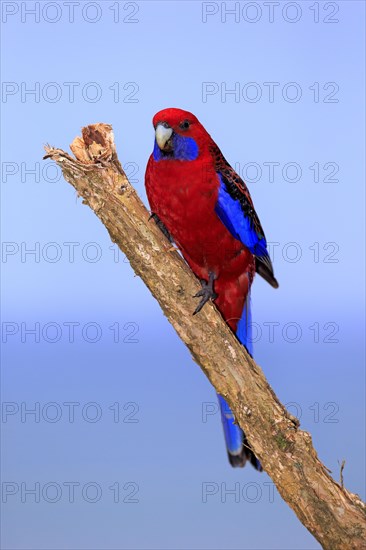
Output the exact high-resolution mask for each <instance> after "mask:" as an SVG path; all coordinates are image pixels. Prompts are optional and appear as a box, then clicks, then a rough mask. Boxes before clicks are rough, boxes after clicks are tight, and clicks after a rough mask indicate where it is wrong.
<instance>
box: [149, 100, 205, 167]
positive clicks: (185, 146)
mask: <svg viewBox="0 0 366 550" xmlns="http://www.w3.org/2000/svg"><path fill="white" fill-rule="evenodd" d="M153 125H154V128H155V147H154V153H153V156H154V159H155V160H164V159H175V160H195V159H196V158H197V157H198V155H199V154H200V153H202V152H204V150H205V148H207V145H208V144H209V143H210V142H211V138H210V135H209V134H208V133H207V132H206V130H205V129H204V127H203V126H202V124H201V123H200V122H199V120H198V119H197V117H195V116H194V115H193V114H192V113H190V112H189V111H183V110H182V109H174V108H170V109H164V110H162V111H159V112H158V113H156V115H155V116H154V118H153Z"/></svg>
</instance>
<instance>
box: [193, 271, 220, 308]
mask: <svg viewBox="0 0 366 550" xmlns="http://www.w3.org/2000/svg"><path fill="white" fill-rule="evenodd" d="M214 280H215V274H214V273H213V272H212V271H210V273H209V275H208V282H207V283H206V281H205V280H204V279H201V286H202V288H201V290H199V291H198V292H197V294H195V295H194V296H193V298H200V297H202V299H201V301H200V303H199V304H198V306H197V307H196V309H195V310H194V312H193V315H196V313H198V312H199V311H201V309H202V308H203V306H204V305H205V303H206V302H208V301H209V300H215V299H216V298H217V296H218V295H217V294H216V292H215V291H214V287H213V285H214Z"/></svg>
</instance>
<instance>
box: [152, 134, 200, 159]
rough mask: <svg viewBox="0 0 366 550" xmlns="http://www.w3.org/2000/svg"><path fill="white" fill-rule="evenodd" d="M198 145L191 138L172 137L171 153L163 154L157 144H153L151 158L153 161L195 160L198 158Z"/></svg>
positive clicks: (175, 135)
mask: <svg viewBox="0 0 366 550" xmlns="http://www.w3.org/2000/svg"><path fill="white" fill-rule="evenodd" d="M198 153H199V150H198V145H197V143H196V142H195V141H194V139H193V138H190V137H184V136H180V135H178V134H174V135H173V151H172V152H171V153H164V151H162V150H161V149H159V146H158V144H157V143H156V140H155V143H154V150H153V157H154V160H156V161H159V160H196V158H197V157H198Z"/></svg>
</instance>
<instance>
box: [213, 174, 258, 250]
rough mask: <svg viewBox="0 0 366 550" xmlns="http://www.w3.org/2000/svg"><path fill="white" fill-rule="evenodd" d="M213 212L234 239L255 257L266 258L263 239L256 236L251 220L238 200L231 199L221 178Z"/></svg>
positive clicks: (219, 175)
mask: <svg viewBox="0 0 366 550" xmlns="http://www.w3.org/2000/svg"><path fill="white" fill-rule="evenodd" d="M218 177H219V178H220V188H219V193H218V197H217V203H216V206H215V211H216V214H217V215H218V217H219V218H220V220H221V221H222V223H223V224H224V225H225V227H226V228H227V229H228V230H229V231H230V233H231V234H232V236H233V237H235V239H238V240H239V241H241V242H242V243H243V244H244V245H245V246H246V247H247V248H248V249H249V250H250V252H251V253H252V254H254V255H255V256H258V257H261V256H268V252H267V242H266V239H265V237H263V236H262V235H258V233H257V232H256V230H255V228H254V226H253V223H252V221H251V219H250V218H249V217H248V216H246V215H245V214H244V212H243V208H242V206H241V204H240V202H239V201H238V200H235V199H234V198H233V197H231V195H230V193H229V192H228V190H227V188H226V185H225V183H224V181H223V179H222V177H221V174H218Z"/></svg>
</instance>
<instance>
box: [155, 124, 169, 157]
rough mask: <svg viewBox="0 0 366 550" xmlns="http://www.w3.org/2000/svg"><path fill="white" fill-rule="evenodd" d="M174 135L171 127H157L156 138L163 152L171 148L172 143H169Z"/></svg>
mask: <svg viewBox="0 0 366 550" xmlns="http://www.w3.org/2000/svg"><path fill="white" fill-rule="evenodd" d="M172 133H173V130H172V128H170V127H169V126H168V127H165V126H163V125H162V124H158V125H157V127H156V130H155V138H156V143H157V144H158V147H159V149H161V150H162V151H167V150H168V149H170V148H171V143H169V140H170V138H171V137H172Z"/></svg>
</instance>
